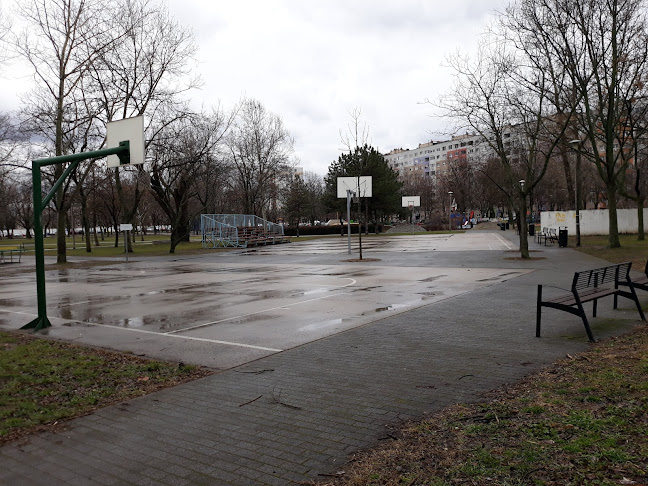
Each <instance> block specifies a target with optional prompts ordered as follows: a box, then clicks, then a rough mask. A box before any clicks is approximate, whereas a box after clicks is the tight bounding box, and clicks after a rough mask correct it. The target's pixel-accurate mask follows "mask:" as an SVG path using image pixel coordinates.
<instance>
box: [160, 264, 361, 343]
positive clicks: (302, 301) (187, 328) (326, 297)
mask: <svg viewBox="0 0 648 486" xmlns="http://www.w3.org/2000/svg"><path fill="white" fill-rule="evenodd" d="M342 278H346V279H348V280H351V283H348V284H346V285H342V286H341V287H338V288H340V289H343V288H346V287H349V286H350V285H355V283H356V282H357V280H355V279H353V278H350V277H342ZM338 295H344V294H343V293H338V294H331V295H325V296H323V297H316V298H314V299H307V300H300V301H299V302H294V303H291V304H285V305H280V306H278V307H271V308H269V309H263V310H260V311H257V312H251V313H249V314H242V315H240V316H232V317H227V318H226V319H219V320H218V321H212V322H206V323H204V324H196V325H195V326H190V327H185V328H183V329H174V330H173V331H168V332H166V333H165V334H168V335H172V334H176V333H179V332H185V331H192V330H194V329H199V328H202V327H207V326H212V325H214V324H220V323H222V322H227V321H232V320H234V319H242V318H244V317H250V316H254V315H256V314H263V313H264V312H270V311H273V310H289V309H290V308H291V307H292V306H295V305H300V304H305V303H307V302H314V301H316V300H323V299H328V298H329V297H337V296H338Z"/></svg>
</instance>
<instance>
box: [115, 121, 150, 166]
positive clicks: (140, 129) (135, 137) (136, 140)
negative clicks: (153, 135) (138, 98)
mask: <svg viewBox="0 0 648 486" xmlns="http://www.w3.org/2000/svg"><path fill="white" fill-rule="evenodd" d="M125 141H129V142H130V165H135V164H143V163H144V117H143V116H134V117H133V118H124V119H123V120H117V121H112V122H108V124H107V125H106V148H115V147H119V142H125ZM119 165H120V164H119V157H118V156H117V155H109V156H108V167H119Z"/></svg>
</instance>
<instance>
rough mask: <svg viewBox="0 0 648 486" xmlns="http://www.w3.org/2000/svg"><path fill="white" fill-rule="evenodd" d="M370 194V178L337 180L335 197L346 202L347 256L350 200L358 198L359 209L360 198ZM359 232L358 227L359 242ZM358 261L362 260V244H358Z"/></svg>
mask: <svg viewBox="0 0 648 486" xmlns="http://www.w3.org/2000/svg"><path fill="white" fill-rule="evenodd" d="M372 194H373V192H372V180H371V176H359V177H338V178H337V197H338V198H346V200H347V246H348V252H349V255H350V254H351V198H352V197H358V207H359V205H360V198H362V197H372ZM361 231H362V228H361V227H360V226H359V225H358V238H359V241H362V240H361V235H360V232H361ZM360 259H361V260H362V243H360Z"/></svg>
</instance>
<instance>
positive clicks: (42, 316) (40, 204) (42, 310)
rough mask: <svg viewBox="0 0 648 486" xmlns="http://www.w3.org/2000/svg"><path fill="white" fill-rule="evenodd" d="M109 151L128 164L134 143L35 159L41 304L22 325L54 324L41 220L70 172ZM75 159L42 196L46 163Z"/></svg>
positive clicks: (25, 327) (35, 213) (34, 186)
mask: <svg viewBox="0 0 648 486" xmlns="http://www.w3.org/2000/svg"><path fill="white" fill-rule="evenodd" d="M106 155H117V156H119V160H120V162H121V163H122V164H127V163H128V162H129V157H130V145H129V143H128V142H120V143H119V147H115V148H109V149H103V150H95V151H94V152H82V153H79V154H71V155H61V156H59V157H52V158H49V159H38V160H34V161H32V185H33V198H34V250H35V252H36V255H35V258H36V301H37V304H38V317H37V318H36V319H34V320H33V321H31V322H30V323H28V324H25V325H24V326H23V327H21V329H33V330H34V331H38V330H40V329H44V328H46V327H50V326H51V325H52V324H51V323H50V321H49V319H48V318H47V298H46V293H45V243H44V240H43V228H42V223H41V214H42V212H43V209H44V208H45V207H46V206H47V204H48V203H49V201H50V200H51V199H52V197H54V194H55V193H56V191H57V190H58V189H59V187H61V185H62V184H63V182H65V179H67V177H68V176H69V175H70V173H71V172H72V171H73V170H74V169H76V167H77V165H79V162H81V161H82V160H86V159H91V158H99V157H105V156H106ZM64 162H72V164H70V166H69V167H67V168H66V169H65V171H64V172H63V174H62V175H61V177H60V178H59V179H58V180H57V181H56V182H55V183H54V185H53V186H52V189H51V190H50V192H49V193H48V194H47V196H45V198H44V199H42V200H41V197H42V190H43V188H42V182H41V171H40V169H41V167H42V166H45V165H55V164H62V163H64Z"/></svg>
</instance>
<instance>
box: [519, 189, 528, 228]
mask: <svg viewBox="0 0 648 486" xmlns="http://www.w3.org/2000/svg"><path fill="white" fill-rule="evenodd" d="M525 182H526V181H525V180H524V179H521V180H520V193H521V196H522V197H521V198H520V199H522V198H523V199H526V196H525V195H524V183H525ZM525 202H526V201H524V200H521V201H520V227H519V228H518V231H520V234H522V231H523V230H524V229H525V228H524V221H522V219H523V218H524V219H526V214H525V211H524V209H525V206H526V205H525V204H524V203H525Z"/></svg>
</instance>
